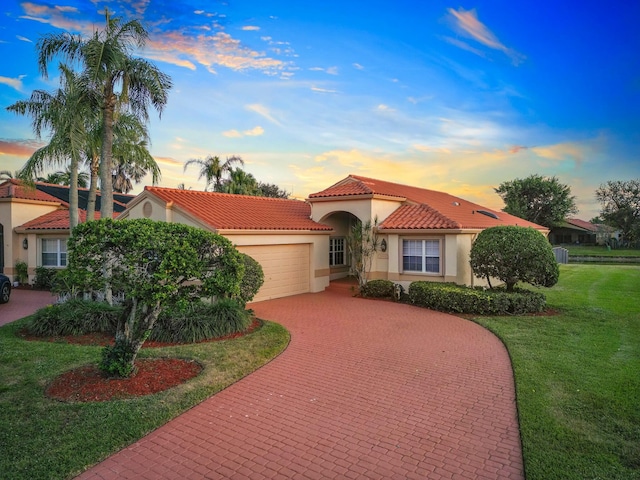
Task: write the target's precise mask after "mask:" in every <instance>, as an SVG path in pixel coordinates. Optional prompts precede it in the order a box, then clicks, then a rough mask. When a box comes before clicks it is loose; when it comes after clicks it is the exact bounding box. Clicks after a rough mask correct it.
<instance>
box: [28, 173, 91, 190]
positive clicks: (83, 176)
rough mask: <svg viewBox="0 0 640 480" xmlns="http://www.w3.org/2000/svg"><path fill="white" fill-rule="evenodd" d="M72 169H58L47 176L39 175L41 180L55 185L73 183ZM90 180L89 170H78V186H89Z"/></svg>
mask: <svg viewBox="0 0 640 480" xmlns="http://www.w3.org/2000/svg"><path fill="white" fill-rule="evenodd" d="M72 176H73V175H72V173H71V169H70V168H67V169H66V170H65V171H57V172H53V173H50V174H48V175H47V176H46V177H38V178H37V180H38V181H39V182H45V183H52V184H54V185H66V186H70V185H71V177H72ZM88 181H89V174H88V173H87V172H81V171H79V172H78V187H81V188H87V182H88Z"/></svg>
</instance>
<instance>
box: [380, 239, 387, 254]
mask: <svg viewBox="0 0 640 480" xmlns="http://www.w3.org/2000/svg"><path fill="white" fill-rule="evenodd" d="M380 250H381V251H382V252H386V251H387V241H386V240H384V239H383V240H382V242H380Z"/></svg>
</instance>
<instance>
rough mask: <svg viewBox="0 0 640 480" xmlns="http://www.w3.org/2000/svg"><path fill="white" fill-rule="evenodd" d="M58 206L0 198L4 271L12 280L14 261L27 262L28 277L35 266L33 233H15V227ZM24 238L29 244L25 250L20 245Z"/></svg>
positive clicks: (13, 278)
mask: <svg viewBox="0 0 640 480" xmlns="http://www.w3.org/2000/svg"><path fill="white" fill-rule="evenodd" d="M58 207H59V206H58V205H56V204H54V203H42V202H35V201H25V200H19V199H18V200H16V199H2V200H0V223H1V224H2V225H3V227H4V235H3V244H4V273H5V275H8V276H9V278H11V279H12V281H13V280H17V277H16V271H15V264H16V262H18V261H23V262H27V265H28V266H29V272H30V277H32V275H33V273H34V270H35V267H36V266H37V265H36V263H35V259H36V253H35V252H36V241H35V235H27V234H21V233H17V232H16V231H15V228H16V227H19V226H20V225H23V224H25V223H27V222H28V221H30V220H33V219H35V218H38V217H40V216H42V215H46V214H47V213H50V212H53V211H55V210H58ZM67 236H68V234H67ZM25 238H26V239H27V241H28V244H29V245H28V248H27V250H25V249H24V248H23V247H22V242H23V240H24V239H25Z"/></svg>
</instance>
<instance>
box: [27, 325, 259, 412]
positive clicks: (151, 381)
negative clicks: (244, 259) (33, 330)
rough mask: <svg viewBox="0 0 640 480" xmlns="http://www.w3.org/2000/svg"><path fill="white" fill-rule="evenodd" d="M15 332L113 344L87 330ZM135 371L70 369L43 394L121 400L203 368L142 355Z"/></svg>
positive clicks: (164, 387) (173, 383) (159, 389)
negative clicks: (55, 333) (128, 373)
mask: <svg viewBox="0 0 640 480" xmlns="http://www.w3.org/2000/svg"><path fill="white" fill-rule="evenodd" d="M261 326H262V322H261V321H260V320H258V319H254V320H253V322H252V323H251V325H250V326H249V328H248V329H247V330H245V331H244V332H239V333H234V334H231V335H225V336H223V337H218V338H212V339H207V340H203V341H202V342H198V343H205V342H215V341H221V340H230V339H232V338H238V337H241V336H243V335H247V334H249V333H251V332H254V331H255V330H257V329H258V328H260V327H261ZM18 335H19V336H20V337H22V338H24V339H25V340H32V341H47V342H63V343H72V344H76V345H95V346H105V345H113V343H114V339H113V335H109V334H105V333H90V334H86V335H77V336H74V335H68V336H55V337H38V336H35V335H29V334H27V333H26V332H24V331H21V332H19V333H18ZM174 345H180V344H176V343H166V342H154V341H149V340H147V341H146V342H145V343H144V345H143V346H142V348H158V347H168V346H174ZM135 367H136V370H135V372H134V373H133V374H132V375H131V376H130V377H128V378H119V377H109V376H107V375H106V374H105V373H104V372H102V371H100V370H99V369H98V367H97V366H96V365H85V366H83V367H79V368H75V369H73V370H69V371H68V372H65V373H63V374H62V375H59V376H58V377H56V378H55V379H54V380H53V382H51V384H50V385H49V386H48V387H47V389H46V391H45V393H46V395H47V396H48V397H49V398H52V399H54V400H59V401H62V402H104V401H109V400H121V399H126V398H134V397H139V396H143V395H151V394H153V393H158V392H162V391H164V390H168V389H169V388H172V387H175V386H177V385H180V384H182V383H184V382H186V381H188V380H190V379H192V378H194V377H195V376H197V375H198V374H199V373H200V372H201V371H202V368H203V367H202V365H200V364H199V363H198V362H196V361H194V360H185V359H179V358H145V359H139V360H136V362H135Z"/></svg>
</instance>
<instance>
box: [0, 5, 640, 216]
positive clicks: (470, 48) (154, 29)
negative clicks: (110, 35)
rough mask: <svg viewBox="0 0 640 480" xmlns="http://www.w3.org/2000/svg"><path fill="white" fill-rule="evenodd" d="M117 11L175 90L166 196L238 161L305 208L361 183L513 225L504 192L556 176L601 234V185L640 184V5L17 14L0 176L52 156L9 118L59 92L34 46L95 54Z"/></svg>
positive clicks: (161, 135) (166, 116) (163, 132)
mask: <svg viewBox="0 0 640 480" xmlns="http://www.w3.org/2000/svg"><path fill="white" fill-rule="evenodd" d="M105 6H107V7H108V8H109V9H110V10H111V11H112V12H114V15H116V16H121V17H124V18H125V19H130V18H138V19H140V20H142V21H143V23H144V25H145V26H146V27H147V29H148V31H149V32H150V39H149V41H148V43H147V47H146V49H145V50H143V51H141V52H139V54H140V55H141V56H144V57H145V58H147V59H150V60H152V61H154V62H155V63H156V64H157V65H158V66H159V67H160V68H161V69H162V70H163V71H165V72H166V73H168V74H169V75H171V77H172V79H173V82H174V88H173V89H172V91H171V93H170V96H169V103H168V105H167V107H166V109H165V110H164V112H163V114H162V118H160V119H159V118H158V115H156V114H155V113H154V114H153V115H152V120H151V123H150V133H151V140H152V146H151V153H152V154H153V156H154V157H155V158H156V160H157V162H158V163H159V165H160V167H161V169H162V174H163V175H162V181H161V185H162V186H167V187H176V186H177V185H178V184H179V183H185V184H186V185H187V186H190V187H193V188H195V189H202V188H203V187H204V183H203V182H198V181H197V169H196V168H195V167H190V169H188V170H187V171H186V173H185V172H183V165H184V163H185V162H186V161H187V160H189V159H192V158H205V157H206V156H207V155H218V156H220V157H222V158H224V157H226V156H231V155H240V156H241V157H242V158H243V159H244V160H245V162H246V165H245V170H246V171H248V172H250V173H252V174H253V175H254V176H255V177H256V178H257V179H258V180H261V181H264V182H269V183H276V184H278V185H279V186H280V187H282V188H285V189H287V190H288V191H290V192H292V193H293V196H295V197H297V198H305V197H306V196H307V195H308V194H310V193H313V192H315V191H319V190H321V189H323V188H326V187H327V186H329V185H331V184H333V183H335V182H337V181H339V180H341V179H342V178H344V177H345V176H347V175H348V174H350V173H353V174H359V175H365V176H370V177H374V178H380V179H384V180H389V181H396V182H399V183H406V184H410V185H418V186H422V187H425V188H430V189H434V190H440V191H446V192H449V193H452V194H454V195H458V196H460V197H463V198H466V199H468V200H472V201H476V202H479V203H481V204H483V205H485V206H487V207H491V208H498V209H499V208H502V207H503V203H502V200H501V199H500V197H499V196H498V195H497V194H496V193H495V192H494V188H495V187H497V186H498V185H499V184H500V183H501V182H504V181H508V180H513V179H515V178H524V177H526V176H528V175H531V174H540V175H547V176H552V175H555V176H557V177H558V178H559V179H560V181H561V182H563V183H566V184H568V185H569V186H571V190H572V193H573V194H574V195H575V196H576V197H577V202H578V207H579V208H580V213H579V214H578V217H580V218H583V219H585V220H588V219H590V218H592V217H593V216H595V215H596V214H597V213H598V211H599V205H598V204H597V202H596V201H595V198H594V191H595V189H596V188H597V187H598V186H599V185H600V184H601V183H604V182H605V181H607V180H628V179H632V178H638V177H640V54H639V52H640V29H638V23H639V21H640V2H635V1H634V2H628V1H621V0H613V1H609V2H602V1H583V2H555V1H547V0H539V1H535V2H534V1H526V2H525V1H523V2H512V1H509V2H507V1H495V0H494V1H475V2H473V3H471V2H466V1H465V2H463V3H460V2H457V3H451V2H441V1H428V2H427V1H406V0H396V1H395V2H388V1H386V2H382V1H378V0H369V1H366V2H364V1H356V0H354V1H344V0H343V1H340V2H337V1H333V0H326V1H323V2H313V3H312V2H292V1H268V0H262V1H253V0H243V1H237V2H236V1H234V0H230V1H228V2H215V1H193V0H186V1H180V2H176V1H171V2H169V1H165V0H162V1H158V0H139V1H137V2H135V1H134V2H123V1H119V0H111V1H107V2H104V1H100V0H92V1H73V0H68V1H62V0H60V1H58V2H57V3H42V2H38V1H32V2H21V3H20V2H16V1H13V0H9V1H8V2H7V1H5V2H3V6H2V7H0V12H1V14H0V55H1V58H3V61H2V63H1V64H0V105H1V106H2V107H3V108H2V109H0V169H2V170H4V169H9V170H12V171H13V170H16V169H18V168H20V167H21V166H22V165H23V163H24V162H25V161H26V159H27V158H28V157H29V155H30V153H31V152H32V151H33V148H35V147H36V146H38V145H39V144H38V142H37V141H36V140H35V139H34V136H33V133H32V131H31V127H30V122H29V119H28V118H22V117H18V116H16V115H14V114H12V113H9V112H6V110H5V108H4V107H6V106H7V105H10V104H12V103H13V102H15V101H17V100H21V99H26V98H28V96H29V95H30V93H31V91H32V90H34V89H45V90H54V89H55V88H57V86H58V83H57V78H55V76H51V77H50V78H49V79H48V80H44V79H42V78H41V76H40V75H39V73H38V70H37V67H36V57H35V44H36V42H37V40H38V38H39V37H40V36H41V35H42V34H46V33H49V32H60V31H62V30H67V31H70V32H72V33H83V34H84V35H86V36H88V35H90V34H91V32H92V31H93V29H94V28H95V27H102V26H103V24H104V16H103V14H102V13H100V12H102V11H103V10H104V7H105ZM56 71H57V63H52V64H51V65H50V72H52V73H53V74H54V75H55V72H56ZM141 189H142V186H138V187H137V188H136V190H135V191H134V192H135V193H137V192H139V191H140V190H141Z"/></svg>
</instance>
